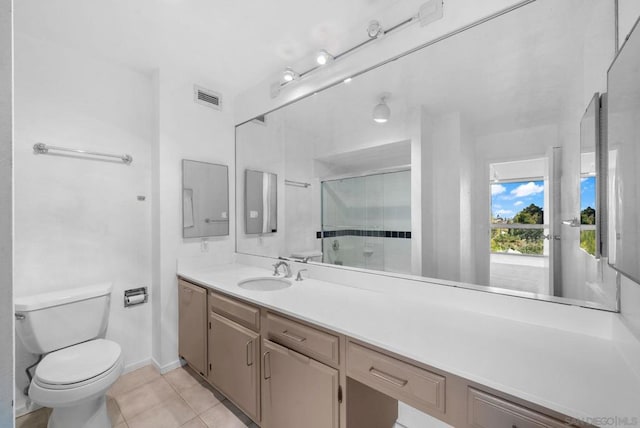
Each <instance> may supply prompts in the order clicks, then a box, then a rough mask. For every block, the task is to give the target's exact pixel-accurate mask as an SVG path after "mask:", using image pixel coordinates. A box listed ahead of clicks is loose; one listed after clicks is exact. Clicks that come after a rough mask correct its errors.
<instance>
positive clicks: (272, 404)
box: [262, 339, 341, 428]
mask: <svg viewBox="0 0 640 428" xmlns="http://www.w3.org/2000/svg"><path fill="white" fill-rule="evenodd" d="M262 364H263V367H262V416H263V419H262V427H263V428H300V427H305V428H338V427H339V425H340V422H339V410H340V403H339V400H340V399H341V397H340V395H341V392H340V391H339V387H340V378H339V373H338V370H336V369H334V368H332V367H329V366H327V365H325V364H322V363H319V362H317V361H315V360H313V359H311V358H309V357H307V356H305V355H302V354H300V353H298V352H296V351H294V350H292V349H289V348H285V347H284V346H281V345H278V344H277V343H274V342H271V341H270V340H266V339H265V340H263V341H262Z"/></svg>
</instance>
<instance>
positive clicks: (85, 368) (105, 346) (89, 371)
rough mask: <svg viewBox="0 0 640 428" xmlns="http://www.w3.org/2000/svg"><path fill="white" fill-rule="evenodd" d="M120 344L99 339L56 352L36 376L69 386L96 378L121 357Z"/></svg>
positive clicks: (42, 379)
mask: <svg viewBox="0 0 640 428" xmlns="http://www.w3.org/2000/svg"><path fill="white" fill-rule="evenodd" d="M120 354H121V349H120V345H118V344H117V343H115V342H112V341H110V340H105V339H95V340H90V341H88V342H84V343H80V344H78V345H73V346H70V347H68V348H64V349H60V350H59V351H55V352H52V353H50V354H48V355H47V356H46V357H44V358H43V359H42V361H41V362H40V364H38V367H37V368H36V377H37V378H38V380H39V381H41V382H43V383H48V384H51V385H68V384H72V383H78V382H82V381H85V380H87V379H91V378H92V377H96V376H98V375H100V374H102V373H104V372H106V371H107V370H109V369H110V368H111V367H113V365H114V364H115V363H116V362H117V361H118V359H119V358H120Z"/></svg>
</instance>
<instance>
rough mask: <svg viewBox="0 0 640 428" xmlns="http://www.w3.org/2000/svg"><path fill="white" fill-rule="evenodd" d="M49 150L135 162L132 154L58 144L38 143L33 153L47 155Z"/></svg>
mask: <svg viewBox="0 0 640 428" xmlns="http://www.w3.org/2000/svg"><path fill="white" fill-rule="evenodd" d="M49 150H55V151H59V152H72V153H79V154H83V155H89V156H103V157H107V158H115V159H120V160H121V161H122V162H124V163H125V164H127V165H129V164H131V162H133V158H132V157H131V155H127V154H124V155H112V154H108V153H99V152H92V151H89V150H80V149H68V148H66V147H56V146H48V145H46V144H44V143H36V144H34V145H33V153H34V154H36V155H46V154H47V153H49Z"/></svg>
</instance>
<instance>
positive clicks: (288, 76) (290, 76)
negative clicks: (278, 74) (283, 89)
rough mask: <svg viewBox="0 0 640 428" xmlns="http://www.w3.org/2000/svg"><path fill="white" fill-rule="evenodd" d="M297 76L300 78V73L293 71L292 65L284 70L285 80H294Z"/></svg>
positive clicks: (283, 76)
mask: <svg viewBox="0 0 640 428" xmlns="http://www.w3.org/2000/svg"><path fill="white" fill-rule="evenodd" d="M297 78H298V73H296V72H295V71H293V69H292V68H291V67H287V68H285V69H284V71H283V72H282V79H283V80H284V81H285V82H292V81H294V80H296V79H297Z"/></svg>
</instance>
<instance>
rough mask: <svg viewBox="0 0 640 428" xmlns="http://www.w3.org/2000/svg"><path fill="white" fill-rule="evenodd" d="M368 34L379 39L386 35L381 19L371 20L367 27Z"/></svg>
mask: <svg viewBox="0 0 640 428" xmlns="http://www.w3.org/2000/svg"><path fill="white" fill-rule="evenodd" d="M367 34H368V35H369V38H371V39H377V38H378V37H380V36H384V30H383V29H382V25H381V24H380V21H376V20H375V19H374V20H373V21H371V22H370V23H369V26H368V27H367Z"/></svg>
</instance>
